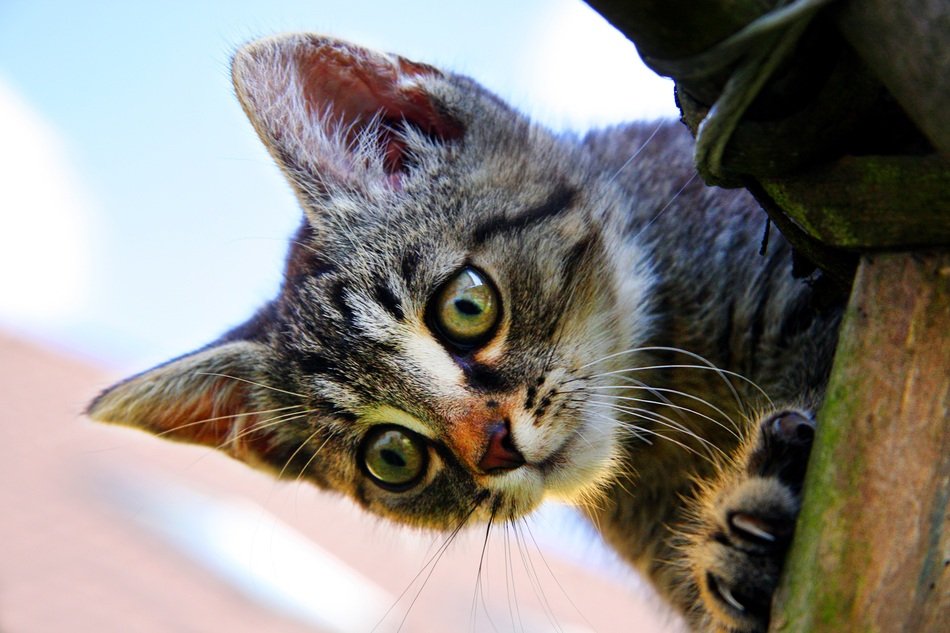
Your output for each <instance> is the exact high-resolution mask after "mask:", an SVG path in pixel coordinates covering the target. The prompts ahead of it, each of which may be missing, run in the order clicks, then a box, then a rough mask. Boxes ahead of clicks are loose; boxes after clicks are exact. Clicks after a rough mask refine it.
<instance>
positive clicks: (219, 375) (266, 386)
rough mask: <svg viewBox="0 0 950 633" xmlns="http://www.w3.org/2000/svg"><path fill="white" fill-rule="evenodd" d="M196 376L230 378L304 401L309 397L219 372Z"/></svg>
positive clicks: (198, 373)
mask: <svg viewBox="0 0 950 633" xmlns="http://www.w3.org/2000/svg"><path fill="white" fill-rule="evenodd" d="M195 374H197V375H199V376H217V377H218V378H228V379H230V380H236V381H238V382H246V383H247V384H249V385H254V386H255V387H262V388H264V389H269V390H271V391H276V392H278V393H286V394H287V395H289V396H296V397H298V398H301V399H304V398H306V397H307V396H305V395H303V394H301V393H297V392H295V391H287V390H286V389H278V388H277V387H272V386H270V385H268V384H266V383H263V382H257V381H254V380H248V379H247V378H240V377H239V376H231V375H229V374H219V373H217V372H211V371H198V372H195Z"/></svg>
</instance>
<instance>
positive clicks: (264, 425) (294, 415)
mask: <svg viewBox="0 0 950 633" xmlns="http://www.w3.org/2000/svg"><path fill="white" fill-rule="evenodd" d="M311 413H314V411H313V410H312V409H306V410H304V411H292V412H290V413H284V414H283V415H277V416H274V417H272V418H267V419H266V420H261V421H260V422H255V423H254V424H252V425H251V426H249V427H248V428H246V429H243V430H242V431H241V432H240V433H238V434H236V435H233V436H231V437H229V438H228V439H226V440H224V441H223V442H221V443H220V444H218V445H217V446H215V447H214V448H215V450H221V449H223V448H224V447H225V446H227V445H228V444H233V443H234V442H236V441H238V440H239V439H241V438H242V437H247V436H248V435H252V434H254V433H256V432H257V431H263V430H264V429H269V428H271V427H273V426H278V425H280V424H283V423H286V422H292V421H293V420H297V419H300V418H304V417H306V416H308V415H310V414H311Z"/></svg>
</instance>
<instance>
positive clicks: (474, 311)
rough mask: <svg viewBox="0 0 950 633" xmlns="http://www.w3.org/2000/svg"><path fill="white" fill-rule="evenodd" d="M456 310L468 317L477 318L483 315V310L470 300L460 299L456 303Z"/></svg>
mask: <svg viewBox="0 0 950 633" xmlns="http://www.w3.org/2000/svg"><path fill="white" fill-rule="evenodd" d="M455 309H456V310H458V311H459V312H461V313H462V314H464V315H466V316H476V315H478V314H481V313H482V309H481V308H479V307H478V306H477V305H475V303H474V302H472V301H469V300H468V299H458V300H457V301H456V302H455Z"/></svg>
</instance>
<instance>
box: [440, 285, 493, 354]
mask: <svg viewBox="0 0 950 633" xmlns="http://www.w3.org/2000/svg"><path fill="white" fill-rule="evenodd" d="M430 309H431V318H432V320H433V321H434V322H435V325H436V327H437V329H438V331H439V332H440V333H441V334H442V335H443V336H444V337H445V338H446V339H447V340H448V342H449V343H452V344H453V345H456V346H458V347H474V346H476V345H478V344H480V343H483V342H484V341H485V340H486V339H487V338H488V337H489V336H490V335H491V334H492V332H494V330H495V326H496V325H498V319H499V317H500V316H501V305H500V301H499V300H498V293H497V292H496V291H495V287H494V286H493V285H492V284H491V282H490V281H489V280H488V278H487V277H486V276H485V275H483V274H482V273H481V272H479V271H478V270H476V269H475V268H471V267H466V268H463V269H462V270H461V271H460V272H459V273H458V274H456V275H455V277H453V278H452V279H450V280H449V281H448V283H446V284H445V285H444V286H443V287H442V288H441V290H439V292H438V293H437V294H436V296H435V303H434V304H433V305H432V306H430Z"/></svg>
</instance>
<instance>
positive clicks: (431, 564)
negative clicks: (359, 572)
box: [370, 492, 488, 633]
mask: <svg viewBox="0 0 950 633" xmlns="http://www.w3.org/2000/svg"><path fill="white" fill-rule="evenodd" d="M487 498H488V494H487V492H486V493H483V494H480V495H479V496H478V497H476V499H475V500H474V501H473V502H472V507H471V508H470V509H469V510H468V512H467V513H466V514H465V515H464V516H463V517H462V520H461V521H459V523H458V525H456V526H455V528H453V529H452V531H451V532H449V534H448V535H447V536H446V538H445V540H444V541H443V542H442V544H441V545H440V546H439V548H438V549H437V550H436V552H435V554H433V555H432V556H431V557H430V558H429V560H428V561H426V563H425V564H424V565H423V566H422V569H420V570H419V571H418V573H416V575H415V576H413V577H412V580H410V581H409V583H408V584H407V585H406V588H405V589H403V590H402V593H400V594H399V595H398V596H397V597H396V599H395V601H393V603H392V605H390V607H389V608H388V609H386V612H385V613H384V614H383V615H382V616H381V617H380V618H379V621H378V622H377V623H376V624H375V625H374V626H373V628H372V629H370V633H374V632H375V631H376V629H378V628H379V625H380V624H382V623H383V622H384V621H385V620H386V618H387V617H388V616H389V614H390V613H391V612H392V610H393V609H395V608H396V605H397V604H399V602H400V601H402V599H403V597H405V595H406V594H407V593H408V592H409V590H410V589H411V588H412V586H413V585H414V584H416V581H417V580H419V578H420V577H421V576H422V575H423V574H425V578H424V579H423V581H422V585H421V586H420V587H419V590H418V591H417V592H416V594H415V595H414V596H413V598H412V601H411V602H410V603H409V608H408V609H406V613H405V614H404V615H403V617H402V620H400V622H399V628H397V629H396V631H397V633H398V632H399V631H400V630H402V627H403V626H404V625H405V624H406V619H407V618H408V617H409V613H410V611H412V607H413V606H414V605H415V603H416V600H417V599H418V598H419V595H420V594H421V593H422V590H423V589H425V586H426V583H428V581H429V578H431V577H432V572H434V571H435V568H436V565H438V564H439V561H440V560H441V559H442V555H443V554H445V552H446V550H447V549H448V548H449V545H451V544H452V541H453V540H455V538H456V537H457V536H458V534H459V532H461V531H462V528H463V527H464V526H465V524H466V523H467V522H468V520H469V519H470V518H472V515H473V514H475V511H476V510H477V509H478V506H480V505H481V504H482V502H483V501H485V499H487ZM426 569H428V570H429V571H428V573H426Z"/></svg>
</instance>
